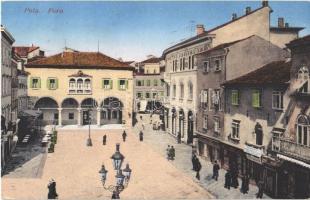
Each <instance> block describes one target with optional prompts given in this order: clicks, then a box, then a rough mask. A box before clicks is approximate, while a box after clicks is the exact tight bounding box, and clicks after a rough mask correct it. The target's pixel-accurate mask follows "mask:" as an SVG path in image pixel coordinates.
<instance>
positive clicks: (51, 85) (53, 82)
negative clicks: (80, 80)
mask: <svg viewBox="0 0 310 200" xmlns="http://www.w3.org/2000/svg"><path fill="white" fill-rule="evenodd" d="M57 82H58V81H57V79H55V78H48V79H47V88H48V89H50V90H55V89H57V87H58V84H57Z"/></svg>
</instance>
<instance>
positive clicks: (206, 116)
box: [202, 115, 208, 130]
mask: <svg viewBox="0 0 310 200" xmlns="http://www.w3.org/2000/svg"><path fill="white" fill-rule="evenodd" d="M202 128H203V129H205V130H207V129H208V115H204V116H203V125H202Z"/></svg>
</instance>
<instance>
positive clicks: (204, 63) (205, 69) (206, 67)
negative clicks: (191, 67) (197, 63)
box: [203, 61, 210, 73]
mask: <svg viewBox="0 0 310 200" xmlns="http://www.w3.org/2000/svg"><path fill="white" fill-rule="evenodd" d="M209 71H210V66H209V61H204V62H203V72H205V73H208V72H209Z"/></svg>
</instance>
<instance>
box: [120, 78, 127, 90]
mask: <svg viewBox="0 0 310 200" xmlns="http://www.w3.org/2000/svg"><path fill="white" fill-rule="evenodd" d="M118 88H119V90H126V89H127V88H128V80H118Z"/></svg>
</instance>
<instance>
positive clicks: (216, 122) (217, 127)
mask: <svg viewBox="0 0 310 200" xmlns="http://www.w3.org/2000/svg"><path fill="white" fill-rule="evenodd" d="M220 130H221V129H220V118H218V117H214V132H215V133H219V132H220Z"/></svg>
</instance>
